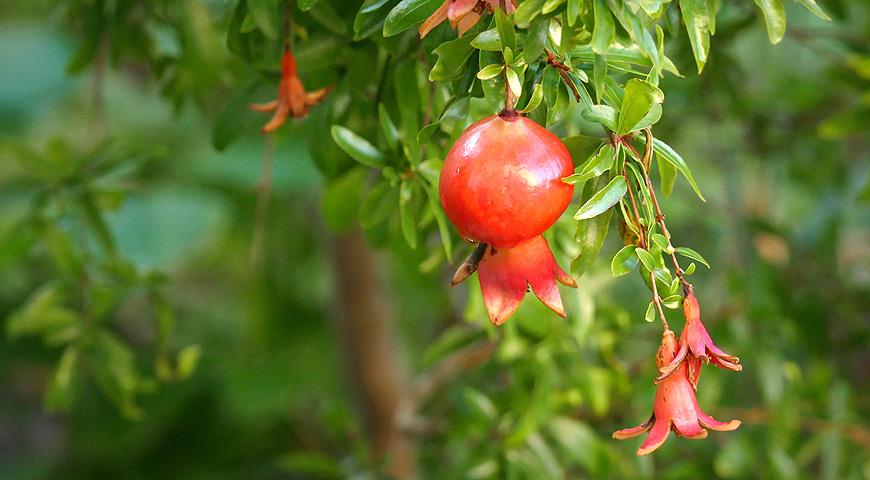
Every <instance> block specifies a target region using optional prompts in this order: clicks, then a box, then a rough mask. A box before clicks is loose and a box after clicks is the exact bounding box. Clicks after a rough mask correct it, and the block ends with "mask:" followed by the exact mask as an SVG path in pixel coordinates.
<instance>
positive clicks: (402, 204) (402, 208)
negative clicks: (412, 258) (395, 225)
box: [399, 180, 417, 248]
mask: <svg viewBox="0 0 870 480" xmlns="http://www.w3.org/2000/svg"><path fill="white" fill-rule="evenodd" d="M416 195H417V189H416V188H415V186H414V183H413V181H408V180H405V181H402V184H401V186H400V187H399V218H400V220H401V224H402V235H404V237H405V241H406V242H408V245H409V246H410V247H411V248H417V212H416V211H415V209H414V197H415V196H416Z"/></svg>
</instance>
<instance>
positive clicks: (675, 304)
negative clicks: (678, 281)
mask: <svg viewBox="0 0 870 480" xmlns="http://www.w3.org/2000/svg"><path fill="white" fill-rule="evenodd" d="M682 303H683V297H681V296H679V295H669V296H667V297H665V298H663V299H662V305H664V306H665V307H666V308H670V309H671V310H676V309H678V308H680V305H682Z"/></svg>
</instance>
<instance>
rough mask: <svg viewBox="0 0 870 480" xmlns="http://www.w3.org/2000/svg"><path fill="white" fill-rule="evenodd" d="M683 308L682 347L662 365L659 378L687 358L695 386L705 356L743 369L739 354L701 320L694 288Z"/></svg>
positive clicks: (724, 366) (730, 366)
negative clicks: (722, 345) (716, 342)
mask: <svg viewBox="0 0 870 480" xmlns="http://www.w3.org/2000/svg"><path fill="white" fill-rule="evenodd" d="M683 312H684V314H685V316H686V325H685V327H684V328H683V332H682V333H681V334H680V349H679V351H677V354H676V356H675V357H674V359H673V360H672V361H671V362H668V363H667V364H666V365H665V366H663V367H661V368H660V369H659V371H660V375H659V377H658V378H657V379H656V381H662V380H664V379H665V378H667V377H668V376H669V375H671V374H673V372H675V371H676V370H677V368H679V366H680V364H682V363H683V362H684V361H685V362H686V363H688V367H689V380H691V382H692V385H693V386H694V387H695V388H697V387H698V378H699V377H700V375H701V360H703V361H704V362H709V363H712V364H713V365H716V366H717V367H719V368H726V369H728V370H734V371H736V372H739V371H740V370H742V369H743V367H742V366H741V365H740V359H739V358H737V357H735V356H734V355H729V354H727V353H725V352H723V351H722V350H720V349H719V347H717V346H716V345H714V344H713V339H712V338H710V334H709V333H707V329H706V328H705V327H704V324H703V323H702V322H701V307H700V305H698V299H697V298H695V294H694V293H693V292H691V291H689V293H688V294H687V295H686V298H685V300H683Z"/></svg>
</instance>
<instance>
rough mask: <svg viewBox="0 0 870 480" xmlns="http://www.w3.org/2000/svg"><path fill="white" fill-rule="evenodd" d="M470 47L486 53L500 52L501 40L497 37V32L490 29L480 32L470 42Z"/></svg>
mask: <svg viewBox="0 0 870 480" xmlns="http://www.w3.org/2000/svg"><path fill="white" fill-rule="evenodd" d="M471 46H472V47H474V48H476V49H478V50H484V51H487V52H500V51H501V39H500V38H499V36H498V30H496V29H494V28H491V29H489V30H484V31H482V32H480V33H479V34H477V36H476V37H474V40H472V41H471Z"/></svg>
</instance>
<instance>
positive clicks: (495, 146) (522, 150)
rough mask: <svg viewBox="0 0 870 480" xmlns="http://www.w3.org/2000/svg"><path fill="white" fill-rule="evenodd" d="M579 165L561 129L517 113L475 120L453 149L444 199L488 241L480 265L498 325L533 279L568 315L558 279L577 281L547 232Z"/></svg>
mask: <svg viewBox="0 0 870 480" xmlns="http://www.w3.org/2000/svg"><path fill="white" fill-rule="evenodd" d="M573 170H574V166H573V163H572V161H571V156H570V155H569V153H568V150H567V149H566V148H565V146H564V145H563V144H562V142H561V141H560V140H559V139H558V138H557V137H556V136H555V135H553V134H552V133H550V132H549V131H547V129H545V128H543V127H541V126H540V125H538V124H537V123H535V122H533V121H532V120H529V119H527V118H525V117H521V116H518V115H516V114H502V115H493V116H490V117H487V118H484V119H483V120H480V121H478V122H476V123H474V124H473V125H471V126H470V127H468V129H466V130H465V132H463V133H462V135H461V136H460V137H459V139H458V140H457V141H456V143H455V144H454V145H453V147H452V148H451V149H450V152H449V153H448V154H447V158H446V159H445V161H444V168H443V170H442V171H441V179H440V184H439V191H440V197H441V204H442V205H443V206H444V211H445V212H446V213H447V217H448V218H450V221H451V222H452V223H453V224H454V225H455V226H456V228H457V230H459V233H460V234H461V235H462V236H463V237H465V238H467V239H469V240H473V241H477V242H481V243H482V244H486V245H487V247H486V251H485V252H484V254H483V255H482V256H481V257H480V259H479V262H478V264H477V265H476V267H477V269H478V272H479V277H480V287H481V290H482V292H483V298H484V303H485V304H486V309H487V311H488V313H489V318H490V320H491V321H492V322H493V323H495V324H496V325H500V324H502V323H504V321H505V320H507V319H508V318H509V317H510V316H511V315H512V314H513V313H514V311H516V309H517V307H519V304H520V302H521V301H522V299H523V297H524V296H525V293H526V290H527V288H528V287H529V286H531V288H532V291H534V292H535V295H537V296H538V298H539V299H540V300H541V301H542V302H543V303H544V304H545V305H547V306H548V307H550V308H551V309H552V310H553V311H555V312H556V313H558V314H559V315H562V316H565V309H564V307H563V306H562V299H561V297H560V296H559V291H558V289H557V288H556V280H558V281H560V282H561V283H563V284H565V285H568V286H572V287H575V286H576V284H575V283H574V281H573V280H572V279H571V277H570V276H569V275H568V274H567V273H565V272H564V271H563V270H562V269H561V268H559V266H558V265H557V264H556V261H555V259H554V258H553V254H552V253H551V252H550V247H549V245H547V241H546V240H545V239H544V237H542V236H541V234H542V233H543V232H544V231H545V230H547V229H548V228H549V227H550V226H551V225H553V223H555V222H556V220H558V219H559V216H560V215H561V214H562V212H564V211H565V209H566V208H567V207H568V204H569V203H570V202H571V196H572V195H573V193H574V186H573V185H569V184H566V183H564V182H562V178H564V177H566V176H568V175H570V174H571V173H572V172H573ZM472 271H473V270H472Z"/></svg>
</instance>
